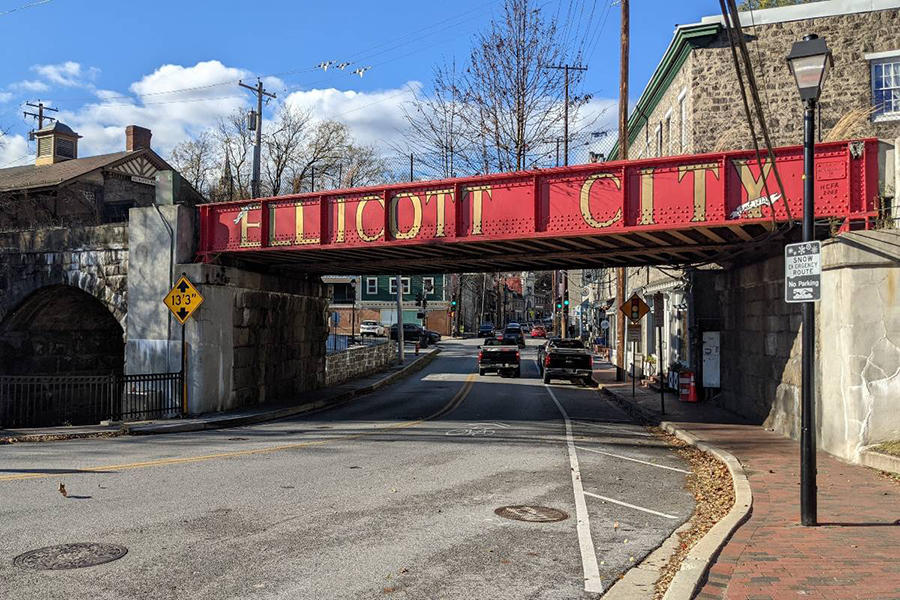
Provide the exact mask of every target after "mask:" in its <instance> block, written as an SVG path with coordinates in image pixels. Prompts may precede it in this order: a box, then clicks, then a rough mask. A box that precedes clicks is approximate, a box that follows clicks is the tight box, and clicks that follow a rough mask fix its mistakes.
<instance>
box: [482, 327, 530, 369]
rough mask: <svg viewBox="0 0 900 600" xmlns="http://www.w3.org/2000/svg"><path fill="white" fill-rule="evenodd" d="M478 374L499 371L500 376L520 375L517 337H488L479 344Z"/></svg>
mask: <svg viewBox="0 0 900 600" xmlns="http://www.w3.org/2000/svg"><path fill="white" fill-rule="evenodd" d="M479 349H480V351H479V352H478V374H479V375H484V374H485V373H491V372H497V373H499V374H500V376H501V377H502V376H504V375H507V376H512V377H519V376H520V375H521V373H522V369H521V366H520V363H519V360H520V355H519V346H518V343H517V341H516V339H515V337H506V336H504V337H502V338H499V339H498V338H487V339H485V340H484V342H483V343H482V344H481V346H479Z"/></svg>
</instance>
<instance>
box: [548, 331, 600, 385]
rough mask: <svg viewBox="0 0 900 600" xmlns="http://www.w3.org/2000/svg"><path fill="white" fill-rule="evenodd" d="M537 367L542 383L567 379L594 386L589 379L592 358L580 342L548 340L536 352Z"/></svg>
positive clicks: (591, 370) (592, 363)
mask: <svg viewBox="0 0 900 600" xmlns="http://www.w3.org/2000/svg"><path fill="white" fill-rule="evenodd" d="M538 366H539V368H540V370H541V375H542V376H543V379H544V383H550V380H551V379H568V380H569V381H580V382H581V383H583V384H584V385H588V386H593V385H594V380H593V378H592V377H591V374H592V373H593V370H594V357H593V356H592V355H591V354H590V352H588V351H587V349H586V348H585V347H584V343H583V342H582V341H581V340H569V339H560V338H554V339H551V340H548V341H547V343H546V344H544V345H543V346H541V347H540V349H539V350H538Z"/></svg>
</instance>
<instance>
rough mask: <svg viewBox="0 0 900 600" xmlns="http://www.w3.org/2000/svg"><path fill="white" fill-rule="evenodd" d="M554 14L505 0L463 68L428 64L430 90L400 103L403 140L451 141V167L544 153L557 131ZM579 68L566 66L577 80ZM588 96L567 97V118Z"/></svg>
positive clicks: (561, 56) (560, 50) (504, 162)
mask: <svg viewBox="0 0 900 600" xmlns="http://www.w3.org/2000/svg"><path fill="white" fill-rule="evenodd" d="M562 37H563V36H562V35H561V34H560V32H559V31H558V29H557V26H556V21H555V20H554V19H553V18H552V17H549V16H545V14H544V12H543V10H542V8H541V7H540V6H538V5H537V3H536V2H535V1H534V0H506V1H505V3H504V7H503V11H502V14H501V16H500V18H499V19H497V20H495V21H492V22H491V24H490V26H489V27H488V29H487V30H486V31H484V32H481V33H478V34H476V36H475V39H474V47H473V49H472V51H471V54H470V56H469V59H468V62H467V64H466V67H465V69H464V70H463V71H457V70H456V66H455V65H454V64H453V63H450V64H444V65H443V66H441V67H439V68H437V69H436V71H435V76H434V81H433V84H434V85H433V87H434V90H435V91H434V96H433V98H421V97H417V98H416V99H414V100H413V102H412V107H411V109H409V110H408V111H407V120H408V121H409V122H410V130H411V134H410V137H409V142H410V144H422V145H424V147H426V148H428V149H431V150H434V149H437V150H443V149H444V148H446V147H448V146H449V145H450V143H453V146H454V152H453V157H454V163H455V164H454V167H456V165H457V164H458V163H460V162H461V163H463V164H462V166H463V167H464V168H465V170H467V171H469V172H489V171H513V170H521V169H523V168H526V167H527V166H529V165H530V164H531V162H532V161H530V160H529V157H531V156H536V155H538V154H545V153H546V151H547V148H548V147H549V145H550V144H551V143H552V142H551V140H552V139H554V138H556V137H557V136H558V135H559V134H560V133H561V132H562V129H563V127H562V125H563V121H562V119H563V108H564V106H563V96H564V73H563V71H562V70H559V69H551V68H549V67H551V66H555V65H559V64H560V63H563V62H565V61H567V60H570V61H575V62H577V60H578V59H579V56H578V55H576V56H574V57H569V56H567V53H566V50H565V48H566V45H565V42H564V40H563V39H562ZM580 81H581V72H579V71H572V72H570V74H569V83H570V86H571V88H576V89H577V87H578V85H579V83H580ZM588 100H589V97H588V96H584V97H580V98H579V97H577V96H575V97H574V99H573V100H570V102H571V104H570V107H569V114H570V119H573V120H574V119H576V118H577V112H578V108H579V107H580V106H582V105H583V104H584V103H586V102H587V101H588Z"/></svg>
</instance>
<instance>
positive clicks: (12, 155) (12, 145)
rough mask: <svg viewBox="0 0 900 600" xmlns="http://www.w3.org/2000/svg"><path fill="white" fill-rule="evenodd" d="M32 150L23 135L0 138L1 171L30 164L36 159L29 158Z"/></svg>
mask: <svg viewBox="0 0 900 600" xmlns="http://www.w3.org/2000/svg"><path fill="white" fill-rule="evenodd" d="M30 154H31V149H30V148H29V147H28V141H27V140H26V139H25V137H24V136H22V135H18V134H17V135H4V136H2V137H0V169H5V168H7V167H17V166H20V165H27V164H30V163H31V162H32V161H33V160H34V157H32V156H29V155H30Z"/></svg>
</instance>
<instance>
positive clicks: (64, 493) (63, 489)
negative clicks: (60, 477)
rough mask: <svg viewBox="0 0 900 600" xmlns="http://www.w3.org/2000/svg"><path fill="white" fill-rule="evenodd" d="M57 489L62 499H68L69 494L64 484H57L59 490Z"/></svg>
mask: <svg viewBox="0 0 900 600" xmlns="http://www.w3.org/2000/svg"><path fill="white" fill-rule="evenodd" d="M58 489H59V493H60V494H62V497H63V498H66V497H68V495H69V492H67V491H66V486H65V484H64V483H62V482H60V483H59V488H58Z"/></svg>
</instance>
